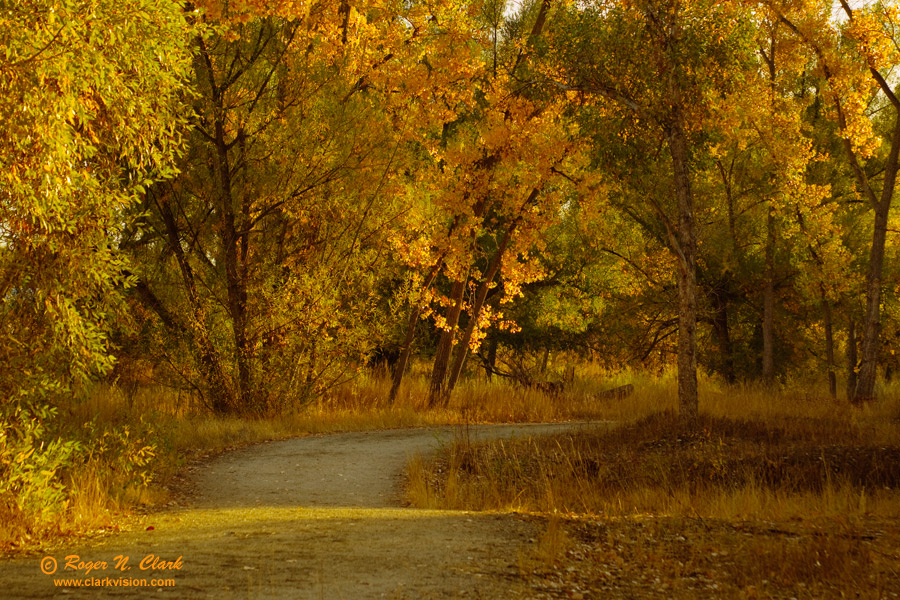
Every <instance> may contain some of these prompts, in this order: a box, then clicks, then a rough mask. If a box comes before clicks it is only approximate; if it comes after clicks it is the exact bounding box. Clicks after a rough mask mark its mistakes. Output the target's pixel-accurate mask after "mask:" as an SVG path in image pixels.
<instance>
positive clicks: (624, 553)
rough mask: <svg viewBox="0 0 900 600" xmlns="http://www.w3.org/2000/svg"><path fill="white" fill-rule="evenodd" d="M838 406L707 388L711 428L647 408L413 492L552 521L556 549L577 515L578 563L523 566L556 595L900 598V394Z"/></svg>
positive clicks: (487, 446) (432, 474) (460, 469)
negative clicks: (561, 521)
mask: <svg viewBox="0 0 900 600" xmlns="http://www.w3.org/2000/svg"><path fill="white" fill-rule="evenodd" d="M824 397H825V396H824V395H818V394H815V393H810V392H809V391H808V389H807V390H781V391H779V392H775V393H773V392H771V391H767V390H764V389H756V388H730V389H720V388H717V387H716V385H715V382H708V381H707V382H705V386H704V393H703V396H702V398H701V411H702V415H701V418H700V419H699V420H698V421H696V422H693V423H686V422H684V421H682V420H680V419H679V418H678V417H677V415H676V414H675V413H674V412H671V411H663V412H658V413H656V414H654V415H651V416H641V415H642V414H646V409H647V407H648V406H649V405H650V404H651V403H650V402H646V401H642V399H640V398H636V399H635V401H636V403H637V404H638V407H637V410H635V413H637V415H639V416H640V418H639V419H637V420H635V418H634V414H633V413H632V414H631V415H629V416H630V417H631V418H626V419H622V420H621V422H622V425H620V426H618V427H615V428H597V429H596V430H595V431H593V432H580V433H574V434H567V435H557V436H552V437H544V438H538V439H533V440H499V441H496V442H490V443H484V444H479V445H471V444H469V443H467V442H466V441H465V440H459V441H457V443H455V444H453V445H451V446H449V447H447V448H445V449H444V450H443V451H442V453H441V454H439V455H438V456H437V457H435V458H434V459H432V460H430V461H427V462H426V461H424V460H422V459H421V458H420V459H416V460H415V461H414V462H413V463H412V468H411V469H410V472H409V476H410V478H409V481H410V487H409V494H408V495H409V498H410V501H411V502H412V504H413V505H416V506H428V507H432V508H459V509H467V510H513V511H519V512H523V513H526V514H531V515H537V516H536V517H535V518H540V519H542V520H545V521H546V529H547V533H546V534H545V536H547V537H549V539H556V538H558V537H560V534H559V533H558V532H557V530H558V529H559V528H560V525H559V516H560V515H564V516H565V519H566V520H565V521H564V526H563V531H562V535H563V536H567V537H568V538H569V539H571V540H574V541H573V542H572V544H571V545H570V547H569V548H568V549H567V550H565V560H564V561H562V563H560V560H559V557H558V555H553V554H552V553H550V554H548V552H547V551H546V550H545V549H544V546H547V545H548V544H546V543H545V542H543V541H541V540H537V541H536V542H535V548H534V549H533V550H532V551H531V553H530V554H529V555H528V559H527V560H523V561H520V563H521V564H520V566H521V571H522V573H523V575H525V576H526V577H529V578H531V579H532V581H533V582H534V585H535V586H536V589H537V590H539V592H540V593H543V594H546V595H547V596H549V597H579V596H585V597H635V596H641V597H685V598H687V597H694V596H696V595H697V594H701V595H710V594H713V595H716V596H724V597H786V598H789V597H797V598H800V597H808V598H817V597H845V596H848V595H849V596H854V597H857V596H859V597H872V598H876V597H878V598H881V597H900V583H898V581H900V580H898V578H897V575H898V573H897V571H898V570H900V568H898V567H897V565H898V564H900V419H898V417H900V402H898V396H897V395H896V394H889V395H888V396H887V398H886V399H884V400H882V401H880V402H879V403H877V404H874V405H868V406H863V407H852V406H850V405H845V404H842V403H839V402H834V401H831V400H823V398H824ZM630 402H631V399H626V400H623V401H620V405H621V410H623V413H627V410H626V408H625V407H627V406H628V404H629V403H630ZM658 404H659V405H663V406H665V404H666V403H665V402H659V403H658ZM607 414H608V413H607ZM551 546H552V544H551Z"/></svg>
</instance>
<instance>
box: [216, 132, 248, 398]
mask: <svg viewBox="0 0 900 600" xmlns="http://www.w3.org/2000/svg"><path fill="white" fill-rule="evenodd" d="M215 136H216V139H215V152H214V153H213V156H214V158H213V160H214V162H215V165H214V166H215V169H216V175H217V177H218V179H219V180H218V185H219V202H220V209H221V211H222V253H223V255H224V256H223V262H224V265H225V283H226V293H227V307H228V314H229V316H230V317H231V331H232V338H233V343H234V362H235V365H236V366H237V371H238V385H237V390H236V396H237V400H238V404H239V407H238V408H239V410H248V409H250V408H251V407H253V401H252V381H251V378H252V375H251V372H250V364H251V360H252V357H251V356H250V347H249V344H248V337H247V287H246V282H245V281H244V279H243V278H242V277H241V271H242V269H241V261H240V255H239V247H238V246H239V244H240V241H241V240H240V237H241V236H240V235H239V233H238V225H237V217H236V215H235V210H234V196H233V194H232V182H231V167H230V164H229V160H228V147H229V146H228V143H227V142H226V141H225V124H224V123H223V122H222V121H221V120H217V121H216V129H215Z"/></svg>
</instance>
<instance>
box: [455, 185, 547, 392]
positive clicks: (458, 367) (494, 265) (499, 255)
mask: <svg viewBox="0 0 900 600" xmlns="http://www.w3.org/2000/svg"><path fill="white" fill-rule="evenodd" d="M538 193H539V191H538V190H537V189H535V190H532V192H531V194H530V195H529V197H528V198H529V199H528V200H526V203H530V202H531V201H533V200H534V198H536V197H537V195H538ZM518 224H519V219H518V218H516V219H515V221H513V223H512V225H510V226H509V228H508V229H507V230H506V231H505V232H504V234H503V239H502V240H501V241H500V244H499V245H498V246H497V250H496V252H494V256H493V258H492V259H491V262H490V264H489V265H488V269H487V271H486V272H485V274H484V277H482V279H481V283H480V284H479V286H478V291H477V292H476V293H475V301H474V303H473V304H472V310H471V314H470V315H469V322H468V324H467V325H466V329H465V331H464V332H463V335H462V337H461V338H460V340H459V344H458V348H457V350H456V357H455V358H454V359H453V367H452V368H451V369H450V380H449V381H448V382H447V392H446V393H447V395H449V394H450V392H452V391H453V388H454V387H456V382H457V381H458V380H459V375H460V373H462V369H463V366H464V365H465V362H466V356H467V355H468V351H469V342H470V341H471V339H472V334H473V333H474V332H475V327H477V326H478V319H479V318H480V317H481V309H482V308H484V301H485V298H487V294H488V290H490V287H491V284H492V283H493V281H494V277H496V276H497V272H498V271H499V270H500V265H501V264H502V263H503V255H504V254H505V253H506V249H507V248H508V247H509V242H510V239H512V234H513V232H514V231H515V230H516V227H517V226H518Z"/></svg>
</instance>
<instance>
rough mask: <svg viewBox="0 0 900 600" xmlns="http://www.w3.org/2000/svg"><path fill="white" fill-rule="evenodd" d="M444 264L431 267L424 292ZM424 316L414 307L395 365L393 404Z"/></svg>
mask: <svg viewBox="0 0 900 600" xmlns="http://www.w3.org/2000/svg"><path fill="white" fill-rule="evenodd" d="M443 263H444V259H443V257H441V258H440V259H438V261H437V262H436V263H435V265H434V266H433V267H431V271H430V272H429V273H428V277H427V278H426V279H425V283H424V284H423V285H422V291H423V293H424V292H427V291H428V290H429V289H430V288H431V285H432V284H433V283H434V280H435V279H436V278H437V274H438V272H439V271H440V270H441V265H442V264H443ZM421 314H422V307H421V306H420V305H419V303H416V304H415V305H414V306H413V307H412V311H411V312H410V314H409V321H408V322H407V324H406V337H405V338H404V339H403V346H402V348H401V351H400V358H399V359H398V360H397V364H396V365H394V373H393V378H392V380H391V391H390V393H389V394H388V401H389V402H390V403H391V404H393V403H394V401H395V400H396V399H397V393H398V392H399V391H400V383H401V382H402V381H403V374H404V373H405V372H406V365H408V364H409V357H410V355H411V354H412V347H413V340H415V337H416V326H417V325H418V323H419V315H421Z"/></svg>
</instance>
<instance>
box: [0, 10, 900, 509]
mask: <svg viewBox="0 0 900 600" xmlns="http://www.w3.org/2000/svg"><path fill="white" fill-rule="evenodd" d="M898 27H900V5H898V4H897V3H896V2H893V1H891V2H883V3H882V2H876V3H866V4H854V5H852V6H851V4H849V3H848V2H846V1H844V0H841V1H840V2H839V3H838V4H834V3H832V2H831V1H830V0H827V1H825V0H757V1H750V0H733V1H732V0H728V1H725V2H721V1H712V0H701V1H694V0H634V1H632V0H628V1H618V2H607V1H605V0H594V1H591V2H556V1H554V0H538V1H532V0H528V1H526V2H524V3H522V4H514V3H509V2H506V1H505V0H467V1H460V0H433V1H431V0H429V1H423V2H419V1H417V0H413V1H404V2H395V1H393V0H364V1H363V2H352V1H351V0H338V1H333V2H332V1H327V0H326V1H322V2H316V1H306V0H302V1H287V0H285V1H281V2H265V1H261V0H231V1H226V0H199V1H197V2H189V3H184V2H177V1H174V0H135V1H132V2H127V3H123V2H118V1H116V0H15V1H5V2H4V1H0V40H2V41H0V121H2V123H3V130H4V131H3V133H2V135H0V297H2V305H0V394H2V395H0V402H2V405H0V425H2V429H3V439H2V444H0V517H2V516H4V515H6V514H14V515H21V514H29V515H38V516H40V515H43V514H44V513H45V512H46V511H48V510H50V509H51V508H53V507H58V506H59V505H60V503H64V502H65V498H66V497H67V496H66V495H67V492H66V488H65V486H64V485H63V484H62V483H61V481H62V479H61V478H62V476H63V474H64V473H66V472H67V469H68V470H71V469H72V468H73V465H82V464H84V462H85V461H88V460H92V459H93V458H94V456H95V453H94V451H92V450H89V448H88V445H87V444H85V443H83V441H79V440H78V439H76V438H73V437H66V435H65V434H64V433H61V431H62V430H61V429H60V427H59V426H58V425H57V423H58V421H59V419H60V416H59V413H60V410H59V408H60V407H61V406H63V405H65V402H64V399H66V398H71V397H73V396H77V395H78V394H79V393H82V391H83V390H85V389H89V388H90V386H91V385H95V384H96V383H97V382H105V383H107V384H110V385H116V386H118V387H119V388H121V389H123V390H131V392H130V394H132V395H133V393H134V389H136V388H138V387H149V386H164V387H166V388H169V389H176V390H178V391H179V393H180V394H183V397H185V398H190V400H191V402H193V403H199V404H202V405H203V406H204V407H205V408H206V409H207V410H208V411H209V412H210V413H211V414H214V415H219V416H238V417H242V418H259V417H273V416H278V415H284V414H289V413H291V412H292V411H296V410H298V409H299V408H302V407H303V406H307V405H309V404H310V403H312V402H316V401H318V400H321V399H322V398H327V397H328V395H329V394H331V393H333V392H334V391H335V390H337V389H339V388H340V387H341V386H342V385H345V384H346V383H347V382H349V381H352V380H353V378H354V377H356V376H357V375H358V373H359V372H361V371H364V370H367V369H374V368H385V369H387V371H386V373H387V377H389V378H390V381H391V385H390V386H388V388H389V390H390V391H387V389H388V388H386V390H385V391H386V392H387V396H388V402H393V401H394V400H395V398H396V397H397V395H398V394H399V393H400V392H401V390H402V389H403V388H404V386H408V385H409V381H408V380H405V379H404V377H405V376H407V374H408V373H409V372H410V367H411V365H413V364H414V363H415V364H418V365H420V366H422V367H421V369H420V372H422V371H424V373H425V375H424V376H425V377H427V380H428V385H427V399H426V401H425V406H426V407H429V408H440V407H445V406H447V405H448V403H449V402H450V401H451V399H452V394H453V391H454V389H455V388H457V386H458V384H459V382H460V381H462V380H464V379H465V378H466V377H475V376H479V377H480V376H486V377H488V378H494V379H497V378H507V379H512V380H515V381H516V382H518V383H519V384H521V385H523V386H526V387H532V388H534V389H539V390H543V391H544V392H547V393H553V394H558V393H560V392H562V391H564V386H565V384H566V383H567V381H568V380H570V379H571V377H570V376H569V377H567V376H565V373H563V374H562V375H560V376H549V375H548V374H547V369H546V365H547V361H548V358H549V357H550V356H551V355H552V356H558V355H559V356H565V357H566V359H565V360H566V361H567V362H568V363H570V364H572V365H575V364H593V365H599V366H600V367H603V368H605V369H608V370H611V371H615V370H617V369H623V368H628V369H632V370H635V371H647V372H654V373H658V372H662V371H665V370H667V369H670V368H675V369H676V370H677V378H676V379H677V396H678V409H679V412H680V413H681V414H682V415H683V416H687V417H696V416H697V414H698V410H699V404H698V383H697V382H698V371H700V372H701V373H703V374H708V375H709V377H710V378H713V379H715V380H717V381H721V382H723V383H724V385H731V384H735V385H737V384H749V383H752V384H760V385H763V386H767V387H768V388H769V389H773V390H774V389H776V388H777V387H778V386H779V385H787V384H789V383H790V382H794V381H823V382H827V389H828V390H829V392H830V395H831V396H832V398H835V399H840V402H842V403H847V402H850V403H854V404H862V403H869V402H879V401H881V400H882V396H883V394H882V393H881V391H880V390H881V389H882V388H881V386H882V384H883V383H885V382H889V381H890V379H891V377H892V375H893V374H894V373H895V372H896V371H897V369H898V368H900V362H898V360H900V359H898V356H897V348H898V345H897V340H898V336H900V285H898V281H900V278H898V275H900V273H898V264H900V263H898V251H900V246H898V243H897V237H896V235H895V234H896V233H897V231H898V228H900V223H898V217H897V211H896V209H895V207H894V205H893V195H894V189H895V184H896V177H897V171H898V166H900V99H898V96H897V90H896V85H895V82H896V66H897V65H898V63H900V46H898V42H900V29H898ZM423 365H424V366H423ZM573 368H574V367H573ZM179 397H182V396H179ZM821 401H822V402H826V401H831V400H830V399H828V398H826V397H823V398H821ZM124 431H125V433H123V430H122V429H116V430H114V431H113V432H108V433H109V436H110V437H109V438H108V439H107V438H104V439H107V441H108V442H109V444H110V447H113V446H115V447H119V446H121V447H122V448H126V450H123V452H125V454H126V455H127V456H128V459H127V460H128V461H130V463H129V464H133V465H134V474H135V477H138V476H137V475H136V474H137V473H139V472H141V468H142V467H143V466H144V465H145V464H146V463H147V461H149V460H150V458H152V455H153V452H154V449H153V446H152V444H149V443H147V444H144V443H140V444H138V443H135V444H132V441H123V440H127V439H130V440H134V436H132V437H131V438H129V435H130V434H129V433H128V431H129V430H124ZM104 435H106V434H104ZM117 440H118V441H117ZM116 444H119V446H116ZM138 479H140V478H139V477H138ZM144 483H145V482H144ZM35 518H37V517H35Z"/></svg>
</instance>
